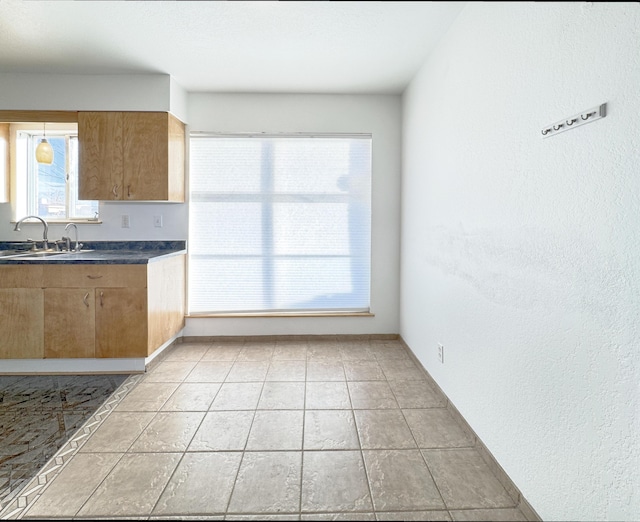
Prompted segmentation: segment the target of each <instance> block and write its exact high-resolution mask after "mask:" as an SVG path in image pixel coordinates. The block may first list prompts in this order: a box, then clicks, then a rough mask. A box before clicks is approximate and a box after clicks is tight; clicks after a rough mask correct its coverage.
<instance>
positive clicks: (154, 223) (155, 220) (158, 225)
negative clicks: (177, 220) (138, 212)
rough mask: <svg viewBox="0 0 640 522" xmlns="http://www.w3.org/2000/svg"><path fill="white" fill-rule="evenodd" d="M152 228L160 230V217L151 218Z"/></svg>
mask: <svg viewBox="0 0 640 522" xmlns="http://www.w3.org/2000/svg"><path fill="white" fill-rule="evenodd" d="M153 226H154V227H156V228H162V216H153Z"/></svg>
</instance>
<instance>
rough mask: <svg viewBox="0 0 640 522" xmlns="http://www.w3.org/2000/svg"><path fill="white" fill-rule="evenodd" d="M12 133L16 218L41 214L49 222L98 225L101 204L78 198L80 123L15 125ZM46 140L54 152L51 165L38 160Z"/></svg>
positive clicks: (14, 210) (12, 168) (12, 169)
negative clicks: (42, 142) (40, 149)
mask: <svg viewBox="0 0 640 522" xmlns="http://www.w3.org/2000/svg"><path fill="white" fill-rule="evenodd" d="M9 132H10V144H11V145H10V151H9V153H10V157H11V162H10V168H11V173H12V176H11V179H12V183H11V185H12V190H11V196H12V197H11V199H12V202H13V205H12V207H13V217H14V219H17V218H18V217H21V216H24V215H37V216H40V217H43V218H45V219H46V220H47V221H49V222H56V221H63V222H68V221H71V220H82V221H94V222H96V221H97V216H98V202H97V201H82V200H79V199H78V126H77V123H75V122H72V123H11V124H10V126H9ZM42 139H46V140H47V141H48V142H49V144H50V145H51V147H52V149H53V162H52V163H51V164H50V165H47V164H43V163H38V162H37V161H36V155H35V151H36V147H37V146H38V144H39V143H40V141H41V140H42Z"/></svg>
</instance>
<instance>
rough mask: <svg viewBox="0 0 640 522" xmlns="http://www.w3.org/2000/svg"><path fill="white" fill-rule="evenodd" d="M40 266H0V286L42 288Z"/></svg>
mask: <svg viewBox="0 0 640 522" xmlns="http://www.w3.org/2000/svg"><path fill="white" fill-rule="evenodd" d="M42 268H43V267H42V266H27V265H4V266H0V288H42Z"/></svg>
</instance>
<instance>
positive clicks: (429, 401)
mask: <svg viewBox="0 0 640 522" xmlns="http://www.w3.org/2000/svg"><path fill="white" fill-rule="evenodd" d="M136 379H137V382H136V384H135V385H134V386H132V387H131V390H130V391H129V392H128V394H127V395H126V396H124V398H123V399H122V400H120V401H119V402H118V403H117V406H115V408H114V409H113V410H112V411H111V412H110V413H109V414H108V416H106V418H105V420H104V421H103V422H102V424H100V425H99V426H98V428H97V429H96V430H95V431H94V432H93V433H91V435H90V436H89V437H88V440H87V441H86V443H83V444H81V445H79V446H78V449H77V452H76V453H75V454H74V455H73V456H72V457H71V458H70V459H68V460H67V461H66V462H65V463H64V466H62V467H61V471H60V472H59V473H58V474H57V475H55V476H54V478H53V480H49V481H47V483H46V485H45V487H43V488H42V491H40V492H39V493H38V495H37V496H35V497H34V500H33V501H31V502H30V503H29V504H28V505H27V506H26V509H24V510H23V511H21V512H15V513H18V514H17V515H15V516H19V517H24V518H38V517H46V518H55V517H61V518H72V517H76V518H92V519H93V518H99V517H111V518H113V517H123V518H129V519H130V518H142V519H150V520H153V519H158V520H159V519H162V518H165V519H166V518H170V519H171V518H172V519H175V518H177V517H182V518H184V517H186V518H193V519H205V518H206V519H210V520H223V519H226V520H251V519H255V520H267V519H280V520H335V519H341V520H376V519H377V520H526V518H525V516H524V514H523V512H521V511H520V510H519V509H518V508H517V507H516V502H515V501H514V499H513V498H512V497H511V496H510V495H509V494H508V493H507V491H506V490H505V488H504V487H503V486H502V484H501V483H500V482H499V481H498V479H497V478H496V477H495V476H494V474H493V473H492V471H491V468H490V467H489V466H488V465H487V464H486V463H485V461H484V460H483V459H482V457H481V455H480V453H478V451H477V450H476V449H475V447H474V444H475V440H474V438H473V436H472V435H470V434H468V433H467V432H466V431H465V430H464V429H463V428H462V427H461V426H460V425H459V424H458V423H457V421H456V420H455V419H454V417H453V416H452V415H451V413H450V412H449V410H448V409H447V408H446V400H445V399H444V398H443V397H442V396H441V395H440V394H439V393H438V391H437V390H436V389H435V388H434V387H433V385H432V382H431V381H430V380H429V378H428V376H427V375H426V374H425V373H424V371H423V370H422V369H421V368H419V367H418V366H417V365H416V364H415V363H414V361H413V359H412V358H411V357H410V355H409V354H408V352H407V351H406V350H405V347H404V345H402V344H401V343H400V342H398V341H377V340H371V341H348V342H339V341H312V342H306V341H300V342H297V341H295V342H292V341H288V342H245V343H230V342H226V343H222V342H216V343H198V342H189V343H182V344H178V345H176V347H175V348H174V349H173V350H172V351H171V352H170V353H169V355H168V356H167V357H166V358H165V359H164V360H163V361H162V362H160V363H159V364H157V365H156V366H155V367H154V368H153V369H152V370H151V371H150V372H149V373H147V374H145V375H144V376H142V377H141V376H137V377H136Z"/></svg>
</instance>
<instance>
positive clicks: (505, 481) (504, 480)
mask: <svg viewBox="0 0 640 522" xmlns="http://www.w3.org/2000/svg"><path fill="white" fill-rule="evenodd" d="M398 341H400V342H401V343H402V344H403V345H404V347H405V349H406V350H407V352H408V353H409V355H410V356H411V358H412V359H413V361H414V362H415V364H416V365H418V367H419V368H420V369H421V370H422V371H423V372H424V373H425V375H426V376H427V380H428V381H429V383H430V384H431V386H432V388H433V389H434V390H435V391H436V392H437V393H438V394H440V395H441V396H442V398H443V400H444V401H446V404H447V406H446V407H447V409H448V410H449V412H450V413H451V415H452V416H453V417H454V418H455V419H456V421H457V422H458V424H460V427H461V428H462V429H463V430H464V431H466V432H467V433H468V434H469V436H470V437H471V438H472V439H473V440H474V447H475V449H476V450H477V451H478V453H480V456H481V457H482V459H483V460H484V461H485V463H486V464H487V466H489V468H490V469H491V471H492V472H493V474H494V475H495V476H496V478H497V479H498V481H499V482H500V484H502V486H503V487H504V489H505V490H506V491H507V493H508V494H509V496H510V497H511V498H512V499H513V501H514V502H515V503H516V506H517V507H518V509H520V511H521V512H522V514H523V515H524V516H525V517H526V518H527V520H529V521H531V522H542V518H540V515H538V513H536V511H535V509H533V507H532V506H531V504H529V502H528V501H527V499H526V498H524V496H523V495H522V492H521V491H520V490H519V489H518V487H517V486H516V485H515V483H514V482H513V480H511V478H510V477H509V475H507V472H506V471H505V470H504V469H502V466H500V464H499V463H498V461H497V460H496V458H495V457H494V456H493V455H492V454H491V452H490V451H489V449H488V448H487V446H486V445H485V444H484V442H482V440H481V439H480V437H478V435H477V434H476V432H475V431H474V430H473V428H472V427H471V426H470V425H469V423H468V422H467V421H466V419H465V418H464V417H463V416H462V414H461V413H460V412H459V411H458V409H457V408H456V407H455V405H454V404H453V403H452V402H451V400H450V399H449V397H447V394H446V393H444V391H442V388H440V386H438V383H436V381H435V379H434V378H433V377H431V374H430V373H429V372H428V371H427V370H426V369H425V367H424V366H423V365H422V363H421V362H420V360H419V359H418V358H417V357H416V355H415V354H414V353H413V351H412V350H411V348H410V347H409V345H408V344H407V343H406V342H405V340H404V339H403V338H402V337H401V336H398Z"/></svg>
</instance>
